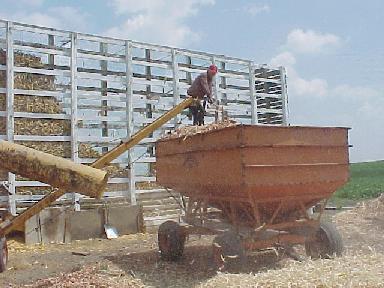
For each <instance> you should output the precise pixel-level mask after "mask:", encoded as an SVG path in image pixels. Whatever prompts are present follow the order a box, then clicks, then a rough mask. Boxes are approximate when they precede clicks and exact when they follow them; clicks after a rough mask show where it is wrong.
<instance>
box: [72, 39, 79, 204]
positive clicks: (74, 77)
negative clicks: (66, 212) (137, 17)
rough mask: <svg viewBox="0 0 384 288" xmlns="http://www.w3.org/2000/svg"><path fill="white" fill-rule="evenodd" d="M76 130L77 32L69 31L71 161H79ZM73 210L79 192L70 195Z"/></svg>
mask: <svg viewBox="0 0 384 288" xmlns="http://www.w3.org/2000/svg"><path fill="white" fill-rule="evenodd" d="M77 134H78V131H77V34H76V33H71V153H72V155H71V156H72V161H73V162H75V163H78V162H79V152H78V150H79V149H78V135H77ZM71 198H72V199H73V203H74V206H75V211H80V203H79V200H80V197H79V194H77V193H73V194H72V195H71Z"/></svg>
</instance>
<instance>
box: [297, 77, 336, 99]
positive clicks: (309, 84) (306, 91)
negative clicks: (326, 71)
mask: <svg viewBox="0 0 384 288" xmlns="http://www.w3.org/2000/svg"><path fill="white" fill-rule="evenodd" d="M295 74H296V73H295ZM290 80H291V81H290V87H291V91H293V92H294V93H295V94H297V95H299V96H307V97H308V98H309V97H311V96H325V95H326V94H327V92H328V82H327V81H326V80H324V79H319V78H314V79H309V80H307V79H304V78H301V77H299V76H298V75H294V73H291V77H290Z"/></svg>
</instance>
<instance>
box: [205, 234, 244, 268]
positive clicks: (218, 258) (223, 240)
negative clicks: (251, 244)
mask: <svg viewBox="0 0 384 288" xmlns="http://www.w3.org/2000/svg"><path fill="white" fill-rule="evenodd" d="M212 254H213V255H212V256H213V262H214V265H215V266H216V268H217V269H218V270H220V271H222V270H227V269H229V268H234V267H238V266H239V265H242V264H244V262H245V260H246V258H245V252H244V248H243V246H242V243H241V239H240V237H239V235H238V234H236V233H234V232H225V233H223V234H220V235H218V236H216V237H215V239H214V240H213V244H212Z"/></svg>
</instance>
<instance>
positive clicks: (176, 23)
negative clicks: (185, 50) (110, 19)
mask: <svg viewBox="0 0 384 288" xmlns="http://www.w3.org/2000/svg"><path fill="white" fill-rule="evenodd" d="M214 3H215V1H214V0H178V1H174V0H157V1H151V0H141V1H140V2H137V1H135V0H112V1H111V3H110V5H111V7H113V9H114V10H115V13H116V14H118V15H125V16H126V19H125V21H124V22H123V23H121V24H120V25H118V26H115V27H111V28H110V29H108V30H107V31H105V32H104V34H105V35H108V36H113V37H122V38H129V39H133V40H138V41H145V42H152V43H161V44H164V45H174V46H180V45H182V46H186V45H188V44H191V43H194V42H196V41H198V40H199V39H200V34H199V33H197V32H195V31H192V30H191V28H190V27H189V26H187V25H186V24H185V23H184V21H185V20H186V19H187V18H189V17H191V16H193V15H196V14H197V12H198V10H199V8H201V7H203V6H208V5H214Z"/></svg>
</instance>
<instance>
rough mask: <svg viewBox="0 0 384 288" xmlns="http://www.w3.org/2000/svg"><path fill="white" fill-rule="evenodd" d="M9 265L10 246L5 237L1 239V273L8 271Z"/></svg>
mask: <svg viewBox="0 0 384 288" xmlns="http://www.w3.org/2000/svg"><path fill="white" fill-rule="evenodd" d="M7 263H8V246H7V240H6V239H5V237H2V238H1V239H0V273H2V272H4V271H5V270H7Z"/></svg>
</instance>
